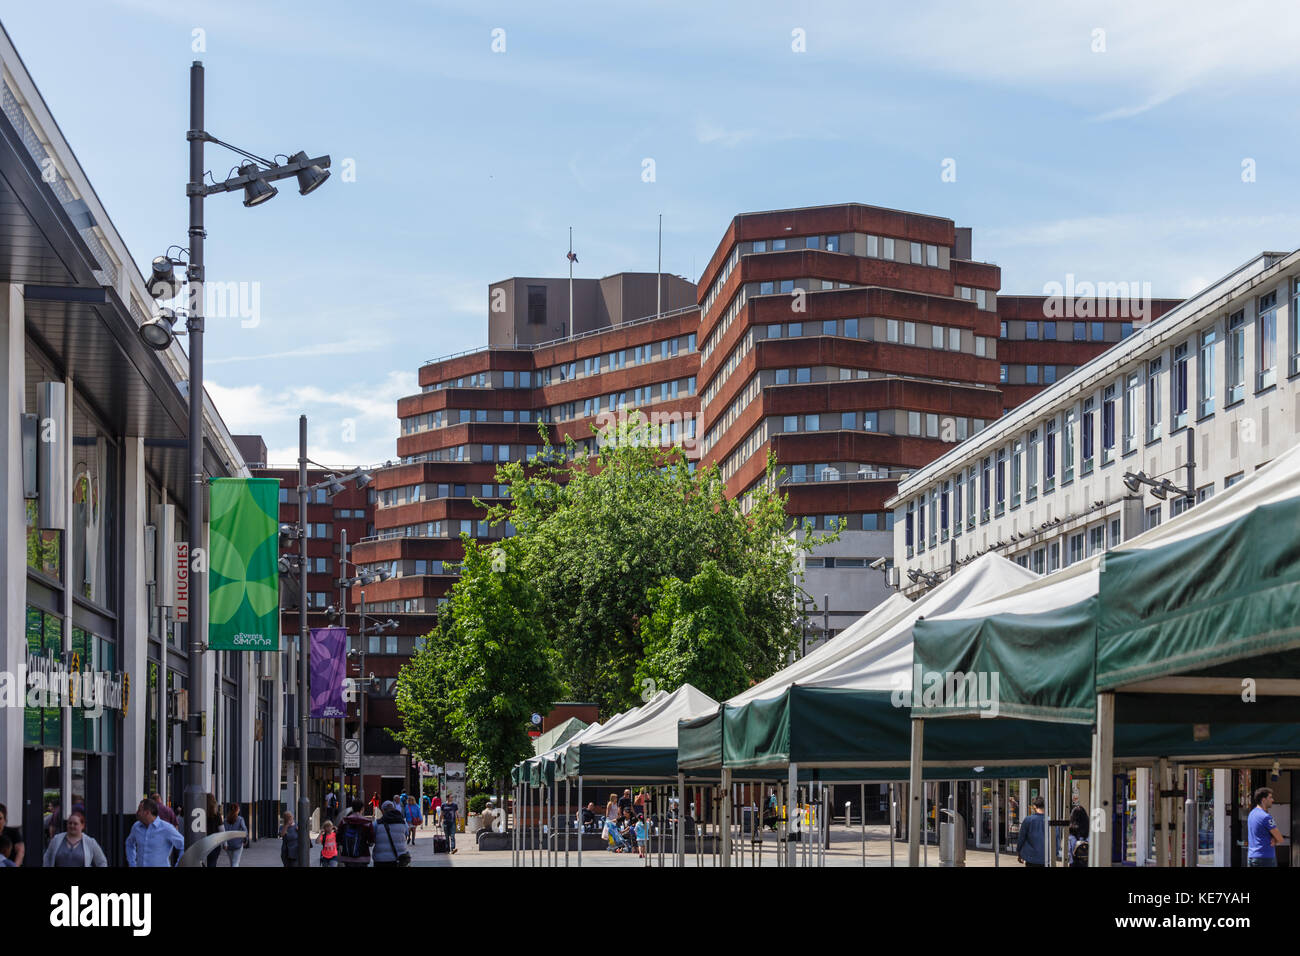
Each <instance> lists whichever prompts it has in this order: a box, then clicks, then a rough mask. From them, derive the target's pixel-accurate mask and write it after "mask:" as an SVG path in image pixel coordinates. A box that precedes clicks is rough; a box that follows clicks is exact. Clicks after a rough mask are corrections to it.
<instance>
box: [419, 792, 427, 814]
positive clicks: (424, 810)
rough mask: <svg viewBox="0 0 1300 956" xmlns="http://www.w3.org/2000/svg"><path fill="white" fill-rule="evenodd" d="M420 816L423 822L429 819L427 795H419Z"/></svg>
mask: <svg viewBox="0 0 1300 956" xmlns="http://www.w3.org/2000/svg"><path fill="white" fill-rule="evenodd" d="M420 815H421V816H422V817H423V818H424V819H425V820H428V819H429V795H428V794H427V793H425V794H421V795H420Z"/></svg>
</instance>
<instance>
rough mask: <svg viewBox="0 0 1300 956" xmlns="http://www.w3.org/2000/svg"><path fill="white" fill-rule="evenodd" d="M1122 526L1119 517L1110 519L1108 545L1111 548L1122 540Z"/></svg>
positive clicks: (1121, 542)
mask: <svg viewBox="0 0 1300 956" xmlns="http://www.w3.org/2000/svg"><path fill="white" fill-rule="evenodd" d="M1122 527H1123V523H1122V522H1121V521H1120V519H1119V518H1111V519H1110V546H1111V547H1112V548H1115V547H1118V546H1119V545H1121V544H1123V542H1124V533H1123V532H1122V531H1121V530H1120V529H1121V528H1122Z"/></svg>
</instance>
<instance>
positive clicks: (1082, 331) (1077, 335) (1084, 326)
mask: <svg viewBox="0 0 1300 956" xmlns="http://www.w3.org/2000/svg"><path fill="white" fill-rule="evenodd" d="M1074 341H1076V342H1086V341H1088V323H1087V322H1075V323H1074Z"/></svg>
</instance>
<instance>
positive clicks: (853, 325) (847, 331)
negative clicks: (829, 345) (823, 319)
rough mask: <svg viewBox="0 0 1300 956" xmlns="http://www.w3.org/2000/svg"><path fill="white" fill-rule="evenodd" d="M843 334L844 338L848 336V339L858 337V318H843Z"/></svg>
mask: <svg viewBox="0 0 1300 956" xmlns="http://www.w3.org/2000/svg"><path fill="white" fill-rule="evenodd" d="M844 336H845V338H850V339H856V338H857V337H858V320H857V319H845V320H844Z"/></svg>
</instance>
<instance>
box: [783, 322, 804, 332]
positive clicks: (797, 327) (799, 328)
mask: <svg viewBox="0 0 1300 956" xmlns="http://www.w3.org/2000/svg"><path fill="white" fill-rule="evenodd" d="M786 334H787V335H803V323H802V322H791V323H790V330H789V331H788V332H787V333H786Z"/></svg>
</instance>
